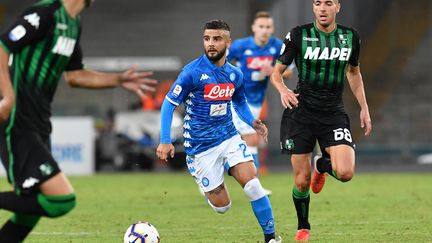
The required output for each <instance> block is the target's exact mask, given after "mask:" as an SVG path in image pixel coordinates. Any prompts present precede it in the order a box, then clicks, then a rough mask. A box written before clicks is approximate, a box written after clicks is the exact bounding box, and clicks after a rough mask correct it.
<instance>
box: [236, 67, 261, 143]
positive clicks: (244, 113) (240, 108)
mask: <svg viewBox="0 0 432 243" xmlns="http://www.w3.org/2000/svg"><path fill="white" fill-rule="evenodd" d="M241 79H243V76H242V75H241ZM232 106H233V108H234V110H235V111H236V113H237V115H238V116H239V117H240V119H241V120H242V121H244V122H245V123H246V124H248V125H249V126H251V127H253V128H254V129H255V130H256V131H257V133H258V134H259V135H261V136H262V137H263V138H264V141H265V142H267V136H268V129H267V127H266V125H265V124H264V123H263V122H262V121H261V120H259V119H255V117H254V116H253V114H252V112H251V110H250V108H249V105H248V104H247V101H246V96H245V93H244V87H243V85H241V86H240V87H239V88H238V89H236V91H235V92H234V95H233V98H232Z"/></svg>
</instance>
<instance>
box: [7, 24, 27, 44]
mask: <svg viewBox="0 0 432 243" xmlns="http://www.w3.org/2000/svg"><path fill="white" fill-rule="evenodd" d="M26 33H27V31H26V29H25V28H24V26H22V25H18V26H17V27H15V28H13V29H12V30H11V32H9V39H10V40H11V41H19V40H20V39H21V38H23V37H24V36H25V34H26Z"/></svg>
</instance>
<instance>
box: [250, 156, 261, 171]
mask: <svg viewBox="0 0 432 243" xmlns="http://www.w3.org/2000/svg"><path fill="white" fill-rule="evenodd" d="M252 158H253V161H254V164H255V167H256V169H257V172H258V169H259V166H260V162H259V156H258V154H252Z"/></svg>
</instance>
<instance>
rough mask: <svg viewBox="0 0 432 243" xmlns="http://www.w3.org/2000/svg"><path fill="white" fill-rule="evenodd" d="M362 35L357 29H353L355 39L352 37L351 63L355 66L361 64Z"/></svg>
mask: <svg viewBox="0 0 432 243" xmlns="http://www.w3.org/2000/svg"><path fill="white" fill-rule="evenodd" d="M360 43H361V40H360V36H359V34H358V32H357V31H355V30H353V39H352V48H353V49H352V54H351V57H350V59H349V64H351V65H352V66H354V67H357V66H358V65H359V57H360Z"/></svg>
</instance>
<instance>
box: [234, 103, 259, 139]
mask: <svg viewBox="0 0 432 243" xmlns="http://www.w3.org/2000/svg"><path fill="white" fill-rule="evenodd" d="M248 105H249V109H250V110H251V112H252V115H253V116H254V118H255V119H257V118H258V117H259V115H260V113H261V108H262V106H261V105H260V106H253V105H250V104H248ZM231 112H232V117H233V123H234V126H235V127H236V129H237V131H238V132H239V133H240V134H241V135H244V134H254V133H256V131H255V129H253V127H251V126H249V125H248V124H247V123H246V122H244V121H243V120H242V119H240V117H239V116H238V115H237V113H236V112H235V110H234V108H233V107H232V106H231Z"/></svg>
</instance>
